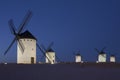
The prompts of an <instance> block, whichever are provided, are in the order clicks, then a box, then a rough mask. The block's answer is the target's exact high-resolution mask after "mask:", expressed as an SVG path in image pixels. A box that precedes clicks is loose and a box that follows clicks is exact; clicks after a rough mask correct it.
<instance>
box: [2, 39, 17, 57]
mask: <svg viewBox="0 0 120 80" xmlns="http://www.w3.org/2000/svg"><path fill="white" fill-rule="evenodd" d="M15 40H16V38H14V39H13V41H12V42H11V44H10V45H9V46H8V48H7V49H6V51H5V53H4V55H6V54H7V52H8V51H9V50H10V48H11V47H12V45H13V44H14V42H15Z"/></svg>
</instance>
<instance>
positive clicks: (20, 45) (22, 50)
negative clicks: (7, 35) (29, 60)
mask: <svg viewBox="0 0 120 80" xmlns="http://www.w3.org/2000/svg"><path fill="white" fill-rule="evenodd" d="M17 41H18V44H19V48H20V50H21V52H22V53H23V52H24V50H25V47H24V45H23V43H22V41H20V40H19V39H18V40H17Z"/></svg>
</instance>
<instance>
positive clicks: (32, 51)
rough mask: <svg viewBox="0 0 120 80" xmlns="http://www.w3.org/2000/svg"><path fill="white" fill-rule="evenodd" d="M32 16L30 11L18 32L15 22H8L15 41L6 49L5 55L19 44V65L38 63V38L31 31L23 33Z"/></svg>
mask: <svg viewBox="0 0 120 80" xmlns="http://www.w3.org/2000/svg"><path fill="white" fill-rule="evenodd" d="M31 16H32V12H31V11H28V12H27V14H26V15H25V17H24V19H23V21H22V23H21V24H20V25H19V27H18V29H17V30H16V28H15V25H14V23H13V20H12V19H10V20H9V21H8V24H9V27H10V30H11V32H12V34H13V35H14V39H13V40H12V42H11V44H10V45H9V46H8V48H7V49H6V51H5V53H4V55H6V54H7V53H8V51H9V50H10V48H11V47H12V45H13V44H14V43H15V42H17V63H28V64H29V63H36V38H35V37H34V36H33V35H32V34H31V33H30V32H29V31H25V32H23V30H24V29H25V27H26V25H27V23H28V22H29V20H30V18H31Z"/></svg>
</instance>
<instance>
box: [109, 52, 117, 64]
mask: <svg viewBox="0 0 120 80" xmlns="http://www.w3.org/2000/svg"><path fill="white" fill-rule="evenodd" d="M109 55H110V58H109V60H110V62H116V57H117V54H115V53H114V54H113V53H112V54H111V53H110V52H109Z"/></svg>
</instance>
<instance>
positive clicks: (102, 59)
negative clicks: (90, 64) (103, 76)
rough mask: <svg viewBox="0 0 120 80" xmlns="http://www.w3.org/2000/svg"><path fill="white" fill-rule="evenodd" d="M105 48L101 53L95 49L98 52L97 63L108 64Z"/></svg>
mask: <svg viewBox="0 0 120 80" xmlns="http://www.w3.org/2000/svg"><path fill="white" fill-rule="evenodd" d="M104 49H105V47H104V48H103V49H102V50H101V51H99V50H98V49H96V48H95V50H96V51H97V52H98V61H97V62H106V53H105V52H104Z"/></svg>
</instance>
